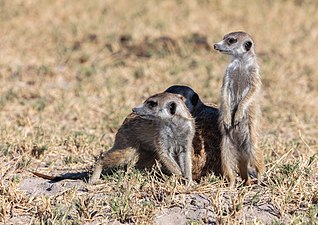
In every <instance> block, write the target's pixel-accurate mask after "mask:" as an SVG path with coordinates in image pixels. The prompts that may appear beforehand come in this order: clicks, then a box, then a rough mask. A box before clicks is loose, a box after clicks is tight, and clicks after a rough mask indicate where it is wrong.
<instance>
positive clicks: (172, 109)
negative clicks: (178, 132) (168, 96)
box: [169, 102, 177, 115]
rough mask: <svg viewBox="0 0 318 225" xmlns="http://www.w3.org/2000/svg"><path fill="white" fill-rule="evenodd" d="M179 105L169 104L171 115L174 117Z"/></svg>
mask: <svg viewBox="0 0 318 225" xmlns="http://www.w3.org/2000/svg"><path fill="white" fill-rule="evenodd" d="M176 109H177V104H176V103H175V102H170V103H169V111H170V114H171V115H174V114H175V113H176Z"/></svg>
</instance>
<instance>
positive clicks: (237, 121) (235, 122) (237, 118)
mask: <svg viewBox="0 0 318 225" xmlns="http://www.w3.org/2000/svg"><path fill="white" fill-rule="evenodd" d="M243 117H244V114H243V112H241V111H237V112H236V113H235V116H234V120H233V127H237V126H238V125H239V124H240V122H241V121H242V120H243Z"/></svg>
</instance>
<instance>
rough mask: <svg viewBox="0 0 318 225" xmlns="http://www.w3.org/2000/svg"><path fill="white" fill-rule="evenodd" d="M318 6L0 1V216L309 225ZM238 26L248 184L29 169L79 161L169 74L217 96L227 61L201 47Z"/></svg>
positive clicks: (70, 168) (211, 99)
mask: <svg viewBox="0 0 318 225" xmlns="http://www.w3.org/2000/svg"><path fill="white" fill-rule="evenodd" d="M317 11H318V4H317V2H316V1H311V0H297V1H296V0H295V1H284V0H278V1H247V0H241V1H231V0H223V1H218V0H216V1H208V0H198V1H178V0H176V1H145V0H142V1H135V0H132V1H124V0H120V1H113V0H106V1H89V2H88V1H82V0H80V1H77V2H71V1H55V2H52V1H48V0H44V1H39V0H29V1H21V0H13V1H0V27H1V29H0V79H1V82H0V121H1V122H0V165H1V166H0V175H1V176H0V223H1V224H128V223H131V224H205V223H208V224H317V220H318V217H317V215H318V192H317V187H318V160H317V157H318V142H317V140H318V139H317V137H318V125H317V124H318V104H317V97H318V79H317V77H318V74H317V71H318V64H317V57H316V56H317V55H318V48H316V47H315V43H316V42H317V39H318V24H317V21H318V14H317ZM237 30H244V31H247V32H249V33H250V34H252V36H253V38H254V41H255V43H256V53H257V55H258V60H259V64H260V65H261V74H262V81H263V90H262V98H261V108H262V117H261V124H260V131H261V132H260V148H261V149H262V150H263V152H264V156H265V162H266V173H265V174H264V180H263V182H262V183H261V184H260V185H253V186H251V187H243V186H241V184H240V180H239V179H238V182H237V185H236V187H234V188H232V189H230V188H229V187H227V186H226V184H225V183H224V182H223V181H222V180H220V179H219V178H217V177H215V176H214V175H213V174H209V175H207V176H205V177H202V178H201V180H200V181H199V182H198V183H196V184H194V185H193V186H191V187H190V188H187V187H185V186H184V185H183V184H181V183H180V182H179V181H178V179H176V178H175V177H167V176H164V175H161V174H160V172H159V171H158V170H157V169H153V170H151V171H141V170H136V169H134V168H131V167H128V168H126V169H119V170H118V171H116V172H114V173H113V174H111V175H107V176H105V177H104V178H103V179H102V180H101V181H100V183H98V184H96V185H89V184H87V183H85V182H84V181H82V180H63V181H59V182H51V181H48V180H44V179H41V178H38V177H36V176H34V175H33V174H32V173H30V172H29V171H30V170H32V171H38V172H41V173H45V174H50V175H59V174H65V173H69V172H74V173H77V172H87V171H91V169H92V167H93V166H94V162H95V160H96V157H97V156H98V155H99V153H100V152H101V151H103V150H107V149H108V148H109V147H110V146H111V145H112V143H113V140H114V135H115V134H116V131H117V129H118V127H119V126H120V124H121V123H122V121H123V119H124V118H125V117H126V115H127V114H129V113H130V112H131V108H132V107H134V106H136V105H138V104H140V103H141V102H142V101H143V100H145V99H146V98H147V97H148V96H150V95H152V94H155V93H158V92H161V91H163V90H165V89H166V88H167V87H169V86H171V85H173V84H184V85H189V86H191V87H192V88H193V89H194V90H195V91H196V92H198V93H199V95H200V97H201V99H202V100H203V101H204V102H205V103H215V104H219V92H220V87H221V83H222V77H223V74H224V70H225V67H226V65H227V62H228V59H227V57H225V56H223V55H221V54H219V53H217V52H215V51H214V50H212V49H211V45H212V44H213V43H215V42H216V41H218V40H220V39H221V38H222V37H223V35H224V34H226V33H228V32H230V31H237Z"/></svg>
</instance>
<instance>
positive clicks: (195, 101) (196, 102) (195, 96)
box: [191, 93, 199, 106]
mask: <svg viewBox="0 0 318 225" xmlns="http://www.w3.org/2000/svg"><path fill="white" fill-rule="evenodd" d="M198 101H199V95H198V94H197V93H194V95H193V96H192V97H191V103H192V105H193V106H196V105H197V104H198Z"/></svg>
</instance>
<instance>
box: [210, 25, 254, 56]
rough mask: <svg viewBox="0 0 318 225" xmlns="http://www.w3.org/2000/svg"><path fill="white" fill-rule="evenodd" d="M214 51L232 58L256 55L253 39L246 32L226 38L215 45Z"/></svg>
mask: <svg viewBox="0 0 318 225" xmlns="http://www.w3.org/2000/svg"><path fill="white" fill-rule="evenodd" d="M214 49H215V50H218V51H219V52H221V53H224V54H227V55H232V56H235V57H237V56H244V55H246V54H249V53H252V54H254V43H253V40H252V37H251V36H250V35H249V34H247V33H245V32H241V31H239V32H232V33H229V34H227V35H225V36H224V38H223V40H222V41H220V42H218V43H216V44H214Z"/></svg>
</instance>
